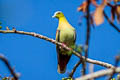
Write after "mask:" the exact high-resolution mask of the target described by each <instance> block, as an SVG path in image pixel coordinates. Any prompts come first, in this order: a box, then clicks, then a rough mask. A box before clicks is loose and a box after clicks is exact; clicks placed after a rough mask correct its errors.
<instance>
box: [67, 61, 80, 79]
mask: <svg viewBox="0 0 120 80" xmlns="http://www.w3.org/2000/svg"><path fill="white" fill-rule="evenodd" d="M81 62H82V60H81V59H80V60H79V61H78V63H77V64H75V66H74V67H73V69H72V72H71V73H70V74H69V77H73V74H74V72H75V71H76V69H77V67H78V66H79V65H80V64H81Z"/></svg>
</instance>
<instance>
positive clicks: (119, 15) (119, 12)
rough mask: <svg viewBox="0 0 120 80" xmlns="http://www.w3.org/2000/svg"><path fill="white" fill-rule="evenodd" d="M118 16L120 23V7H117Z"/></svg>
mask: <svg viewBox="0 0 120 80" xmlns="http://www.w3.org/2000/svg"><path fill="white" fill-rule="evenodd" d="M116 15H117V21H118V23H120V5H117V7H116Z"/></svg>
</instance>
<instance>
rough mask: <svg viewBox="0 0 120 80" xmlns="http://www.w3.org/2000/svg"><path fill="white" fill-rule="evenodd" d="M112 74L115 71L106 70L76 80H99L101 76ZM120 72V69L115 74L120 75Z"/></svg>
mask: <svg viewBox="0 0 120 80" xmlns="http://www.w3.org/2000/svg"><path fill="white" fill-rule="evenodd" d="M112 72H113V69H104V70H100V71H97V72H94V73H91V74H88V75H85V76H83V77H79V78H76V79H75V80H88V79H93V78H98V77H101V76H105V75H109V74H111V73H112ZM119 72H120V67H118V68H116V69H115V73H119Z"/></svg>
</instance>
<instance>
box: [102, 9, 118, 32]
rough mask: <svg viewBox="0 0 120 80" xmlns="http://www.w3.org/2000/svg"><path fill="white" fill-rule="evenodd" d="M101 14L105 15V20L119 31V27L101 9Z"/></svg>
mask: <svg viewBox="0 0 120 80" xmlns="http://www.w3.org/2000/svg"><path fill="white" fill-rule="evenodd" d="M103 14H104V16H105V18H106V19H107V21H108V22H109V24H110V25H111V26H112V27H113V28H114V29H115V30H117V31H118V32H120V29H119V28H118V27H117V26H116V25H115V24H114V23H113V22H112V21H111V20H110V19H109V17H108V16H107V15H106V13H105V11H103Z"/></svg>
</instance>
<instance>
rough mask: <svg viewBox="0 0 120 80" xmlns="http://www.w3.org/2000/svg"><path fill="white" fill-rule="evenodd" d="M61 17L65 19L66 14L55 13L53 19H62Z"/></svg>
mask: <svg viewBox="0 0 120 80" xmlns="http://www.w3.org/2000/svg"><path fill="white" fill-rule="evenodd" d="M60 17H64V14H63V13H62V12H61V11H56V12H55V13H54V15H53V16H52V18H58V19H59V18H60Z"/></svg>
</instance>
